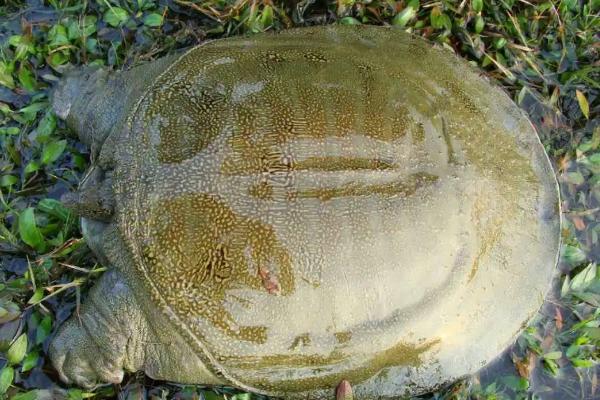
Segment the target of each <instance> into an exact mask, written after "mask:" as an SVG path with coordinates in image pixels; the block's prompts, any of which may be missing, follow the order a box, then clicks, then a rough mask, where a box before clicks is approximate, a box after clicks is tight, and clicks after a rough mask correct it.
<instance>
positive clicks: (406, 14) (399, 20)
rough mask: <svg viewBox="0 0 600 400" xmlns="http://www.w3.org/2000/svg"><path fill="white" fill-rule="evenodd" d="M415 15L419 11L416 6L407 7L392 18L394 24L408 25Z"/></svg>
mask: <svg viewBox="0 0 600 400" xmlns="http://www.w3.org/2000/svg"><path fill="white" fill-rule="evenodd" d="M415 15H417V12H416V11H415V9H414V8H412V7H406V8H405V9H404V10H402V11H400V12H399V13H398V14H396V15H395V16H394V19H392V24H393V25H396V26H401V27H403V26H406V24H407V23H408V21H410V20H411V19H412V18H414V16H415Z"/></svg>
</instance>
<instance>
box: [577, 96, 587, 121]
mask: <svg viewBox="0 0 600 400" xmlns="http://www.w3.org/2000/svg"><path fill="white" fill-rule="evenodd" d="M575 95H576V96H577V102H579V108H580V109H581V112H582V113H583V115H584V116H585V118H586V119H590V105H589V103H588V101H587V99H586V98H585V94H583V93H582V92H580V91H579V90H575Z"/></svg>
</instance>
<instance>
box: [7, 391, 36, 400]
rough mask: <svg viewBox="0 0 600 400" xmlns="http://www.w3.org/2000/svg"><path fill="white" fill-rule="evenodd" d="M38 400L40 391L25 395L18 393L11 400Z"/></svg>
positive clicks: (25, 393) (29, 392)
mask: <svg viewBox="0 0 600 400" xmlns="http://www.w3.org/2000/svg"><path fill="white" fill-rule="evenodd" d="M37 398H38V390H37V389H36V390H30V391H28V392H24V393H17V394H15V395H14V396H12V397H11V398H10V400H36V399H37Z"/></svg>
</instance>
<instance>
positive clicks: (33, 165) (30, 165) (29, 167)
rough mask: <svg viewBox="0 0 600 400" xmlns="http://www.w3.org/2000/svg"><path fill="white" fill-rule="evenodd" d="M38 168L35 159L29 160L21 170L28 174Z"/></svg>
mask: <svg viewBox="0 0 600 400" xmlns="http://www.w3.org/2000/svg"><path fill="white" fill-rule="evenodd" d="M39 169H40V165H39V164H38V163H37V162H36V161H34V160H31V161H29V162H28V163H27V165H26V166H25V168H24V169H23V172H24V173H25V175H29V174H31V173H33V172H35V171H37V170H39Z"/></svg>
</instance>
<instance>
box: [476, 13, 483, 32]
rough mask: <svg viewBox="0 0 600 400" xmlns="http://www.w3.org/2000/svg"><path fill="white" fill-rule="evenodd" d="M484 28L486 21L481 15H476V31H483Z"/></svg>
mask: <svg viewBox="0 0 600 400" xmlns="http://www.w3.org/2000/svg"><path fill="white" fill-rule="evenodd" d="M483 28H485V21H484V20H483V17H482V16H481V15H478V16H477V17H475V33H481V32H483Z"/></svg>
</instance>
